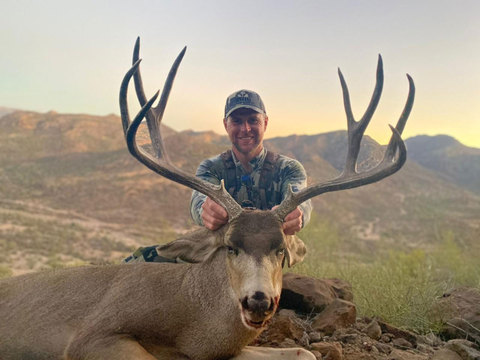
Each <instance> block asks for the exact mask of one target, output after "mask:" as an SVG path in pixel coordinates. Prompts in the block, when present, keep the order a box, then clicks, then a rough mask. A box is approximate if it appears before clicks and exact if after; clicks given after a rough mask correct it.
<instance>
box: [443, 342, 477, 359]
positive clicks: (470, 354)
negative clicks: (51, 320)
mask: <svg viewBox="0 0 480 360" xmlns="http://www.w3.org/2000/svg"><path fill="white" fill-rule="evenodd" d="M474 347H475V344H473V343H472V342H470V341H468V340H460V339H454V340H450V341H448V342H447V345H445V348H447V349H449V350H451V351H454V352H456V353H457V354H458V355H460V357H461V358H462V360H480V351H478V350H476V349H475V348H474Z"/></svg>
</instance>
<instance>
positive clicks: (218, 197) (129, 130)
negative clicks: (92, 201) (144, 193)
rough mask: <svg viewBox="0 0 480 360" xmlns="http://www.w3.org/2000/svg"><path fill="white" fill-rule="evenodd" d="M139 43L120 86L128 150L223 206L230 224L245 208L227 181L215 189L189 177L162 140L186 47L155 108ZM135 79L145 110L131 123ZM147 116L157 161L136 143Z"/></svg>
mask: <svg viewBox="0 0 480 360" xmlns="http://www.w3.org/2000/svg"><path fill="white" fill-rule="evenodd" d="M139 41H140V40H139V39H137V42H136V44H135V50H134V55H133V59H134V64H133V66H132V67H131V68H130V70H129V71H128V72H127V73H126V74H125V77H124V78H123V81H122V84H121V86H120V113H121V117H122V124H123V132H124V134H125V139H126V142H127V146H128V150H129V151H130V153H131V154H132V155H133V156H134V157H135V158H136V159H137V160H138V161H140V162H141V163H142V164H144V165H145V166H147V167H148V168H149V169H150V170H153V171H154V172H156V173H157V174H160V175H162V176H164V177H166V178H167V179H170V180H172V181H175V182H177V183H179V184H182V185H185V186H187V187H189V188H191V189H194V190H197V191H199V192H201V193H202V194H205V195H206V196H208V197H210V198H212V200H214V201H215V202H217V203H218V204H220V205H222V206H223V207H224V208H225V209H226V211H227V213H228V216H229V221H231V220H232V219H234V218H236V217H237V216H238V215H239V214H240V213H241V212H242V208H241V206H240V205H239V204H238V203H237V202H236V201H235V200H234V199H233V198H232V197H231V196H230V194H229V193H228V192H227V191H226V190H225V186H224V184H223V181H222V182H221V184H220V185H215V184H212V183H209V182H207V181H205V180H202V179H200V178H197V177H196V176H193V175H190V174H187V173H186V172H184V171H183V170H181V169H179V168H177V167H176V166H175V165H173V163H172V162H171V161H170V159H169V158H168V155H167V152H166V151H165V147H164V143H163V140H162V134H161V131H160V124H161V121H162V118H163V114H164V112H165V107H166V105H167V101H168V96H169V95H170V91H171V89H172V85H173V81H174V79H175V75H176V73H177V69H178V67H179V66H180V63H181V61H182V59H183V56H184V55H185V51H186V47H185V48H184V49H183V50H182V51H181V52H180V54H179V55H178V57H177V58H176V59H175V61H174V63H173V65H172V68H171V69H170V72H169V74H168V77H167V80H166V81H165V85H164V87H163V91H162V95H161V97H160V100H159V102H158V105H157V106H156V107H153V108H152V105H153V103H154V102H155V100H156V99H157V97H158V94H159V92H157V93H156V94H155V95H154V96H153V97H152V98H151V99H150V100H148V101H147V99H146V96H145V92H144V90H143V85H142V78H141V75H140V70H139V65H140V61H141V60H140V59H138V52H139V46H140V42H139ZM132 76H134V77H135V85H136V92H137V97H138V100H139V101H140V104H141V105H142V109H141V110H140V111H139V113H138V114H137V116H135V118H134V119H133V121H130V115H129V111H128V105H127V92H128V85H129V83H130V80H131V78H132ZM145 116H146V118H147V125H148V130H149V133H150V139H151V140H152V146H153V149H154V152H155V157H154V156H152V155H150V154H149V153H147V152H145V151H143V150H142V149H141V148H140V147H139V146H137V142H136V135H137V131H138V128H139V126H140V124H141V122H142V121H143V119H144V118H145Z"/></svg>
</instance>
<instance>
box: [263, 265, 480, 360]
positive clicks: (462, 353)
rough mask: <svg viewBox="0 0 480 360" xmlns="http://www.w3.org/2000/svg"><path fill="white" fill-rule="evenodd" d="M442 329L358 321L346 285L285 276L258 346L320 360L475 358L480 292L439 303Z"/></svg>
mask: <svg viewBox="0 0 480 360" xmlns="http://www.w3.org/2000/svg"><path fill="white" fill-rule="evenodd" d="M438 309H439V311H441V312H442V314H444V315H445V318H444V323H445V327H444V330H443V331H442V332H441V333H440V334H438V335H435V334H433V333H431V334H428V335H419V334H415V333H412V332H410V331H407V330H404V329H399V328H396V327H394V326H391V325H390V324H387V323H385V322H384V321H382V320H381V319H370V318H358V317H357V313H356V307H355V304H354V302H353V295H352V291H351V287H350V285H349V284H347V283H346V282H344V281H342V280H338V279H312V278H308V277H304V276H300V275H297V274H286V275H285V276H284V286H283V292H282V300H281V303H280V309H279V311H278V312H277V314H276V315H275V317H274V318H273V319H272V321H271V323H270V325H269V327H268V329H267V330H266V331H265V332H264V333H262V335H261V336H260V337H259V338H258V339H257V340H256V342H255V344H256V345H259V346H275V347H293V346H302V347H304V348H306V349H308V350H310V351H312V352H313V353H314V354H315V356H316V357H317V359H322V360H367V359H369V360H380V359H382V360H383V359H387V360H427V359H429V360H430V359H431V360H474V359H475V360H480V348H479V345H480V291H478V290H477V289H469V288H460V289H455V290H453V291H451V292H450V293H448V294H445V295H444V296H443V297H442V298H441V299H439V301H438Z"/></svg>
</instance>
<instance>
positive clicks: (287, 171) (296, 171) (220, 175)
mask: <svg viewBox="0 0 480 360" xmlns="http://www.w3.org/2000/svg"><path fill="white" fill-rule="evenodd" d="M266 153H267V151H266V149H265V148H264V149H263V151H262V152H261V153H260V154H259V155H258V156H257V157H255V158H254V159H252V160H251V161H250V165H251V166H252V169H253V171H252V172H251V173H247V172H246V171H245V170H244V169H243V166H242V164H241V163H240V162H239V161H238V160H237V159H236V158H235V155H233V160H234V163H235V171H236V177H235V179H234V180H233V182H234V183H231V182H232V180H229V177H228V176H226V173H227V169H226V168H225V164H224V161H223V160H222V158H221V156H220V155H217V156H215V157H212V158H210V159H207V160H204V161H203V162H202V163H201V164H200V166H199V167H198V169H197V173H196V175H197V176H198V177H199V178H202V179H204V180H206V181H209V182H211V183H213V184H220V181H221V179H224V181H225V188H226V189H227V190H228V191H229V193H230V194H231V195H232V196H233V198H234V199H235V200H236V201H237V202H238V203H239V204H240V205H242V206H244V207H252V206H253V207H256V208H258V209H263V207H262V205H261V203H260V200H259V199H260V197H259V196H258V194H259V193H260V189H259V187H258V185H259V182H260V181H259V180H260V173H261V170H262V166H263V164H264V161H265V157H266ZM246 178H247V181H245V179H246ZM289 185H292V189H293V191H294V192H295V191H298V190H300V189H303V188H305V187H306V186H307V175H306V172H305V169H304V168H303V166H302V164H300V162H298V161H297V160H294V159H291V158H289V157H286V156H283V155H278V160H277V162H276V166H275V168H274V170H273V178H272V187H273V189H274V191H273V192H272V193H271V194H270V196H269V199H268V206H267V208H268V209H270V208H272V207H273V206H274V205H279V204H280V203H281V202H282V200H283V199H284V198H285V197H286V194H287V191H288V186H289ZM232 189H233V190H232ZM205 200H206V196H205V195H203V194H201V193H199V192H198V191H193V193H192V199H191V202H190V214H191V215H192V218H193V220H194V221H195V223H196V224H198V225H203V221H202V205H203V203H204V202H205ZM300 209H301V210H302V212H303V226H305V225H306V224H307V223H308V222H309V221H310V214H311V212H312V203H311V201H310V200H308V201H306V202H304V203H302V204H301V205H300ZM264 210H266V209H264Z"/></svg>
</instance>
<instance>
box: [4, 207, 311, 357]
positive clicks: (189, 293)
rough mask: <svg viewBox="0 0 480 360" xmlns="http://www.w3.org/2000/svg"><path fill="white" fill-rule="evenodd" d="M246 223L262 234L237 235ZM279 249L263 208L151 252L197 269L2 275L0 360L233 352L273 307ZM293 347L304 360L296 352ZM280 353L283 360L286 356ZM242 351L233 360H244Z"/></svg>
mask: <svg viewBox="0 0 480 360" xmlns="http://www.w3.org/2000/svg"><path fill="white" fill-rule="evenodd" d="M247 223H248V224H249V225H250V226H253V228H257V227H258V226H260V225H266V226H267V228H268V229H269V230H268V231H262V232H261V233H260V234H258V233H257V234H254V235H250V236H246V235H245V234H246V232H245V231H243V229H244V226H245V224H247ZM269 225H271V226H269ZM224 244H229V245H228V246H225V245H224ZM284 246H285V237H284V235H283V233H282V231H281V227H280V224H279V221H278V219H277V218H276V217H275V216H274V215H273V214H272V213H271V212H261V211H252V212H245V213H244V214H242V215H241V216H240V217H239V218H238V219H237V221H235V222H234V223H232V224H229V225H228V226H226V227H225V229H223V231H217V232H210V231H208V230H205V229H203V230H200V231H197V232H194V233H192V234H189V235H187V236H186V237H184V238H181V239H177V240H176V241H173V242H172V243H169V244H167V245H165V246H164V247H163V248H162V249H161V252H162V254H163V255H167V256H171V257H183V258H189V259H190V260H196V261H198V260H201V262H199V263H190V264H171V263H162V264H157V263H137V264H129V265H111V266H97V267H93V266H92V267H79V268H70V269H61V270H52V271H45V272H41V273H37V274H28V275H23V276H19V277H14V278H10V279H4V280H2V281H0V319H2V321H1V323H0V354H1V357H0V358H1V359H2V360H20V359H22V360H23V359H38V360H40V359H45V360H46V359H48V360H50V359H69V360H83V359H108V358H109V357H111V358H114V357H115V358H118V356H119V355H120V354H121V355H122V356H123V358H124V359H145V360H146V359H155V358H156V359H195V360H197V359H198V360H210V359H211V360H213V359H228V358H231V357H233V356H235V355H239V354H241V351H242V349H243V348H244V347H245V346H246V345H248V343H250V342H251V341H252V340H253V339H254V338H255V337H256V336H258V335H259V334H260V332H261V331H262V330H263V329H264V328H265V325H266V323H267V322H268V320H269V319H270V318H271V316H273V314H274V312H275V310H276V307H277V305H278V300H279V297H280V291H281V280H282V271H281V266H282V262H283V259H284V256H285V255H284V253H283V252H282V251H283V249H284ZM233 249H234V251H232V250H233ZM279 250H281V251H279ZM192 254H193V256H194V257H195V259H192V257H191V256H190V255H192ZM199 256H201V257H202V258H201V259H199V258H198V257H199ZM293 256H295V255H293ZM259 294H262V296H261V298H259V297H260V295H259ZM295 351H299V352H300V354H302V353H303V356H307V357H304V358H305V359H311V357H309V356H310V355H311V354H309V353H308V352H306V351H305V350H303V349H296V350H295ZM283 353H284V354H283V357H284V358H286V357H285V355H286V354H288V353H289V352H288V351H283ZM246 354H248V351H247V352H245V351H244V353H243V354H241V355H240V356H242V358H247V359H249V358H250V357H248V355H246ZM295 354H296V352H295ZM120 358H121V359H123V358H122V357H120ZM254 358H256V357H254ZM295 358H296V359H302V357H295Z"/></svg>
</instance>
